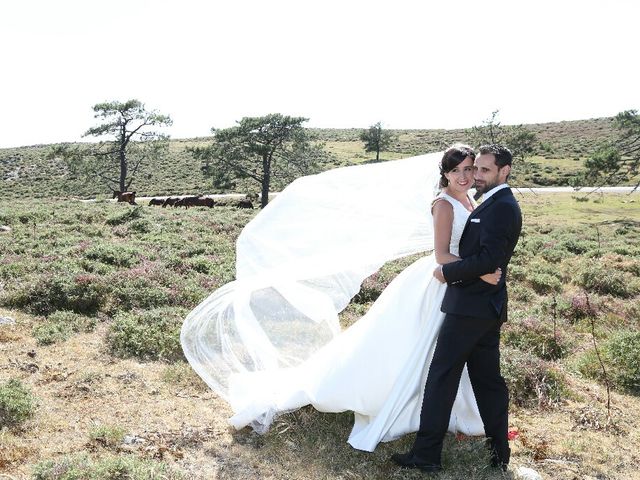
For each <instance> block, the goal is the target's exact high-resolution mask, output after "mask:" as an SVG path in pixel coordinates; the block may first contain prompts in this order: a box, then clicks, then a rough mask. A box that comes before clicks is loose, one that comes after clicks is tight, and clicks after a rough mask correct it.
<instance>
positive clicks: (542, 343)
mask: <svg viewBox="0 0 640 480" xmlns="http://www.w3.org/2000/svg"><path fill="white" fill-rule="evenodd" d="M502 339H503V341H504V343H505V344H506V345H509V346H511V347H514V348H517V349H519V350H522V351H525V352H531V353H533V354H534V355H535V356H537V357H540V358H542V359H545V360H557V359H559V358H563V357H564V356H566V354H567V351H568V348H567V345H566V341H565V340H564V336H563V335H562V333H561V332H560V331H556V334H555V335H554V333H553V326H552V325H551V321H548V322H542V321H540V320H539V319H537V318H533V317H527V318H525V319H523V320H520V321H518V322H516V321H511V322H507V323H506V324H505V326H504V328H503V329H502Z"/></svg>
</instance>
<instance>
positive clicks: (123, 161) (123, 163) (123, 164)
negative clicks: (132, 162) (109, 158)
mask: <svg viewBox="0 0 640 480" xmlns="http://www.w3.org/2000/svg"><path fill="white" fill-rule="evenodd" d="M121 130H122V131H121V132H120V135H121V138H120V151H119V155H118V156H119V157H120V191H121V192H124V191H125V189H126V187H125V183H126V180H127V151H126V148H127V146H126V143H125V133H126V131H125V127H124V126H123V127H122V129H121Z"/></svg>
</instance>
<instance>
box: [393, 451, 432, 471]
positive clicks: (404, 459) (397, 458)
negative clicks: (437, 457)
mask: <svg viewBox="0 0 640 480" xmlns="http://www.w3.org/2000/svg"><path fill="white" fill-rule="evenodd" d="M391 460H392V461H393V462H394V463H395V464H397V465H400V466H401V467H403V468H416V469H418V470H421V471H423V472H439V471H440V470H442V465H440V464H437V463H429V462H427V461H426V460H424V459H422V458H420V457H418V456H417V455H416V454H415V453H413V452H408V453H394V454H393V455H391Z"/></svg>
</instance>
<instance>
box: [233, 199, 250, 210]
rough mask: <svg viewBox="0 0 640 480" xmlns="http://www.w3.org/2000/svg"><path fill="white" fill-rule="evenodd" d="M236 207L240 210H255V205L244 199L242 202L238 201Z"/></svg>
mask: <svg viewBox="0 0 640 480" xmlns="http://www.w3.org/2000/svg"><path fill="white" fill-rule="evenodd" d="M236 207H238V208H253V203H251V200H248V199H246V198H245V199H242V200H238V202H237V203H236Z"/></svg>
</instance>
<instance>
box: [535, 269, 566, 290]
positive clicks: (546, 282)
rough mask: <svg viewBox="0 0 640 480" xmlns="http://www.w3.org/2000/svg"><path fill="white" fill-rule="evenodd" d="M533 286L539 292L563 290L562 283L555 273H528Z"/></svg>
mask: <svg viewBox="0 0 640 480" xmlns="http://www.w3.org/2000/svg"><path fill="white" fill-rule="evenodd" d="M527 279H528V280H529V283H531V287H532V288H533V289H534V290H535V291H536V292H537V293H539V294H548V293H553V292H560V291H562V283H561V282H560V280H559V279H558V278H557V277H555V276H554V275H550V274H548V273H537V272H534V273H532V274H530V275H527Z"/></svg>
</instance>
